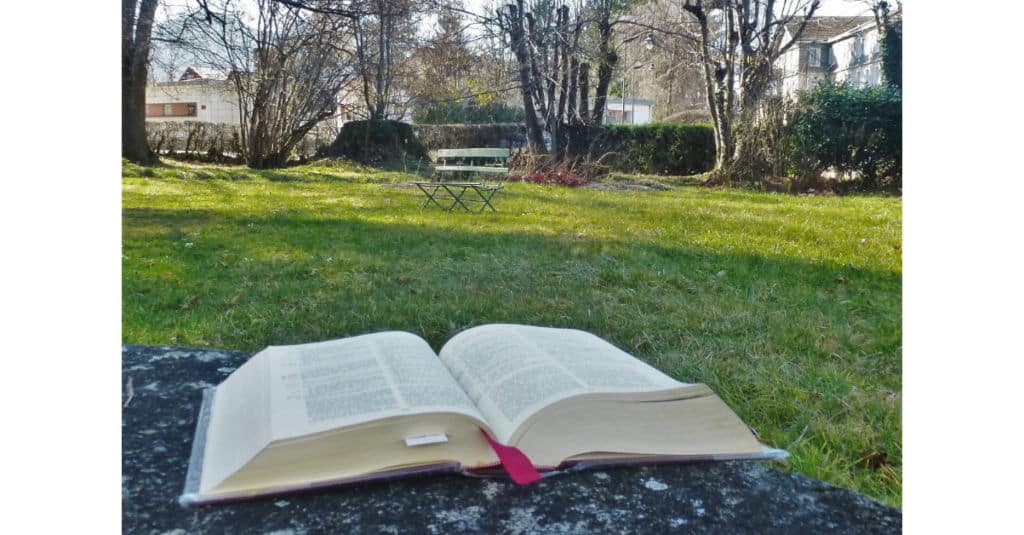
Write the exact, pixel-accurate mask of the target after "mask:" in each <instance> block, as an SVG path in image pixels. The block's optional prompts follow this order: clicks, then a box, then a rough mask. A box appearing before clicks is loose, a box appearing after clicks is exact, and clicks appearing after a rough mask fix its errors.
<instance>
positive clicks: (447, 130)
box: [412, 123, 526, 151]
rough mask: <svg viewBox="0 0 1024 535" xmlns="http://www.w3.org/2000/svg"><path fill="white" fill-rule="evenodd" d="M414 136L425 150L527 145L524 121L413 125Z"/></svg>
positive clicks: (512, 147)
mask: <svg viewBox="0 0 1024 535" xmlns="http://www.w3.org/2000/svg"><path fill="white" fill-rule="evenodd" d="M412 129H413V131H414V132H416V137H417V138H418V139H419V140H420V143H423V145H424V146H425V147H426V148H427V150H432V151H433V150H437V149H465V148H473V147H486V148H491V147H493V148H509V149H519V148H522V147H524V146H526V124H525V123H491V124H416V125H412Z"/></svg>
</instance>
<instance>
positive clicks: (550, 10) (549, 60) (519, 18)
mask: <svg viewBox="0 0 1024 535" xmlns="http://www.w3.org/2000/svg"><path fill="white" fill-rule="evenodd" d="M625 6H626V2H625V1H623V0H590V1H586V2H580V3H576V4H574V5H573V6H572V7H570V6H569V5H564V4H563V5H556V3H555V2H553V1H552V0H533V1H532V2H531V3H529V4H527V3H526V2H525V1H524V0H516V1H515V3H510V4H508V5H506V6H504V7H502V8H499V9H498V10H497V13H496V17H495V19H494V21H495V22H496V23H497V25H498V28H499V29H500V31H501V32H502V34H503V35H504V36H505V37H506V38H507V42H508V44H509V47H510V48H511V49H512V52H513V54H514V56H515V59H516V64H517V66H518V70H519V82H520V88H519V89H520V93H521V95H522V100H523V108H524V109H525V112H526V125H527V134H528V139H529V142H530V148H531V150H533V151H535V152H546V151H547V144H546V143H545V140H544V134H545V133H547V135H548V137H549V138H550V139H551V144H552V149H553V152H554V154H555V156H556V157H559V158H567V159H572V158H575V157H577V156H580V155H582V154H583V153H585V152H586V149H587V146H588V145H589V140H590V138H591V134H592V132H593V127H594V126H596V125H599V124H601V122H602V120H603V119H604V110H605V101H606V100H607V97H608V90H609V87H610V85H611V79H612V73H613V71H614V68H615V64H616V62H617V60H618V55H617V54H616V52H615V50H614V47H613V43H612V35H613V27H614V26H615V24H616V23H617V22H618V21H617V20H616V18H615V17H616V15H617V14H619V13H621V12H622V11H623V9H624V8H625ZM594 63H596V65H597V84H596V87H595V90H594V93H593V97H591V91H590V82H591V72H592V71H591V68H592V65H593V64H594ZM591 102H593V106H591Z"/></svg>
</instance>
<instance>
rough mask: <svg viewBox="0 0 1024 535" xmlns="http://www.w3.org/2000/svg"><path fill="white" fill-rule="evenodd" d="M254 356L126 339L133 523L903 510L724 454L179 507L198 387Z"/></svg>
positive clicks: (670, 517)
mask: <svg viewBox="0 0 1024 535" xmlns="http://www.w3.org/2000/svg"><path fill="white" fill-rule="evenodd" d="M249 356H250V354H248V353H239V352H230V351H210V350H197V349H186V348H175V347H147V346H125V347H124V348H123V351H122V370H123V377H122V379H123V384H125V385H127V384H128V381H129V380H131V384H132V391H133V395H132V396H131V399H130V400H128V399H127V394H122V400H123V401H128V403H127V405H126V406H125V407H124V408H123V409H122V411H123V412H122V424H121V426H122V427H121V430H122V439H121V440H122V451H123V457H122V484H121V488H122V522H123V529H124V531H125V532H126V533H171V534H180V533H275V534H301V533H452V532H486V533H668V532H680V533H821V532H831V533H891V532H899V531H900V529H901V524H902V514H901V512H900V511H899V510H897V509H893V508H891V507H888V506H886V505H883V504H881V503H878V502H876V501H873V500H871V499H869V498H867V497H865V496H863V495H860V494H857V493H855V492H852V491H849V490H845V489H840V488H837V487H834V486H831V485H829V484H827V483H823V482H820V481H815V480H812V479H809V478H806V477H804V476H801V475H798V474H788V473H784V472H781V471H778V470H775V469H773V468H771V466H770V465H769V464H768V463H760V462H724V463H693V464H676V465H658V466H647V467H630V468H615V469H605V470H601V471H592V472H580V473H575V474H567V475H562V476H556V477H553V478H550V479H547V480H544V481H542V482H539V483H537V484H534V485H531V486H528V487H518V486H516V485H515V484H514V483H512V482H511V481H509V480H505V479H475V478H468V477H460V476H441V477H438V476H427V477H421V478H414V479H404V480H399V481H391V482H376V483H366V484H361V485H356V486H349V487H341V488H336V489H330V490H325V491H318V492H308V493H302V494H291V495H284V496H279V497H270V498H263V499H257V500H253V501H249V502H242V503H236V504H226V505H210V506H204V507H197V508H188V509H186V508H183V507H181V506H179V505H178V503H177V497H178V495H179V494H180V493H181V489H182V485H183V483H184V480H185V471H186V468H187V464H188V457H189V453H190V449H191V445H192V434H193V432H194V428H195V418H196V414H197V412H198V410H199V404H200V401H201V399H202V394H201V391H202V389H203V388H206V387H209V386H215V385H216V384H218V383H219V382H221V381H222V380H224V378H225V377H227V376H228V374H230V373H231V372H232V371H233V370H234V369H235V368H237V367H238V366H240V365H241V364H242V363H244V362H245V361H246V359H247V358H248V357H249Z"/></svg>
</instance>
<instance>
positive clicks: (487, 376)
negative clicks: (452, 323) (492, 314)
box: [440, 324, 685, 441]
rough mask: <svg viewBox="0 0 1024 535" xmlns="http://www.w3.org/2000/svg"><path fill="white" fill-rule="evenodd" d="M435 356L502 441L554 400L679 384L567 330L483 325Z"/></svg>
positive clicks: (587, 335) (605, 344)
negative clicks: (579, 395) (437, 356)
mask: <svg viewBox="0 0 1024 535" xmlns="http://www.w3.org/2000/svg"><path fill="white" fill-rule="evenodd" d="M440 357H441V360H442V361H443V362H444V363H445V365H446V366H448V369H449V370H450V371H451V373H452V375H454V376H455V379H456V380H457V381H458V382H459V384H461V385H462V388H463V389H464V390H465V391H466V392H467V393H468V394H469V397H470V399H471V400H472V401H473V402H474V403H476V405H477V407H478V408H479V409H480V412H481V413H483V415H484V416H485V417H486V418H487V421H488V423H489V424H491V428H492V429H493V430H494V431H495V433H497V437H496V438H498V439H499V440H501V441H506V440H507V439H508V437H510V436H511V435H512V433H513V431H514V430H515V428H516V427H518V425H519V423H521V422H522V421H523V420H525V419H526V418H527V417H528V416H530V415H531V414H533V413H534V412H536V411H538V410H540V409H541V408H543V407H544V406H546V405H549V404H551V403H553V402H555V401H557V400H559V399H564V398H566V397H570V396H574V395H577V394H588V393H591V394H592V393H625V392H655V391H661V390H669V389H674V388H678V387H681V386H685V383H680V382H679V381H676V380H675V379H672V378H671V377H669V376H667V375H665V374H663V373H661V372H660V371H658V370H657V369H655V368H653V367H651V366H649V365H647V364H645V363H644V362H642V361H640V360H638V359H637V358H635V357H633V356H631V355H629V354H628V353H626V352H624V351H622V350H620V349H619V348H617V347H615V346H613V345H612V344H610V343H608V342H606V341H604V340H602V339H601V338H598V337H597V336H594V335H593V334H590V333H587V332H584V331H578V330H573V329H553V328H546V327H531V326H526V325H498V324H496V325H484V326H480V327H475V328H473V329H469V330H466V331H463V332H461V333H459V334H458V335H456V336H455V337H453V338H452V339H451V340H450V341H449V342H448V343H447V344H445V346H444V347H443V348H441V352H440Z"/></svg>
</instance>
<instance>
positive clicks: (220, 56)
mask: <svg viewBox="0 0 1024 535" xmlns="http://www.w3.org/2000/svg"><path fill="white" fill-rule="evenodd" d="M247 5H248V6H247ZM247 5H243V4H242V3H233V2H232V1H231V0H223V1H222V2H220V3H217V4H214V3H212V2H205V1H204V2H202V3H201V6H200V7H201V9H197V10H194V11H192V12H190V13H188V14H187V15H186V16H185V17H183V18H182V19H181V21H180V22H177V23H175V24H174V27H171V28H167V29H166V35H167V38H166V40H167V41H170V42H173V43H174V44H176V46H182V47H187V48H188V49H189V50H190V51H191V52H192V53H193V54H194V56H195V57H196V58H197V60H198V61H200V62H201V63H203V64H204V66H208V67H213V68H216V69H218V70H220V71H223V72H226V73H228V81H229V83H230V85H231V87H232V89H233V90H234V91H235V92H236V94H237V98H238V108H239V123H240V125H239V132H240V142H241V143H240V144H241V150H242V155H243V157H244V159H245V161H246V164H247V165H249V166H250V167H253V168H257V169H262V168H268V167H281V166H283V165H285V164H286V163H287V161H288V159H289V157H290V155H291V152H292V150H293V149H294V148H295V146H296V145H297V144H298V143H299V142H300V141H301V140H302V139H303V137H304V136H305V135H306V134H307V133H308V132H309V131H310V130H312V129H313V127H314V126H316V125H317V124H318V123H320V122H322V121H324V120H325V119H327V118H329V117H331V116H333V115H334V114H335V113H336V112H337V104H338V102H337V99H338V94H339V92H340V91H341V88H342V87H343V86H344V85H345V84H346V83H347V82H348V81H349V80H351V79H352V76H353V73H352V71H351V69H350V68H349V67H348V66H349V65H350V63H351V58H350V57H348V55H347V52H346V50H345V49H344V48H342V47H341V46H340V43H345V42H346V40H347V38H348V36H350V35H351V24H352V19H353V17H352V16H351V14H339V13H337V12H324V11H323V10H317V9H313V8H309V7H307V6H306V4H303V3H300V2H289V1H282V0H252V1H251V2H248V3H247ZM312 5H313V7H314V8H315V7H316V6H322V5H325V4H322V3H317V4H312ZM247 7H251V9H247ZM345 13H348V12H345ZM177 24H180V26H177Z"/></svg>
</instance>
